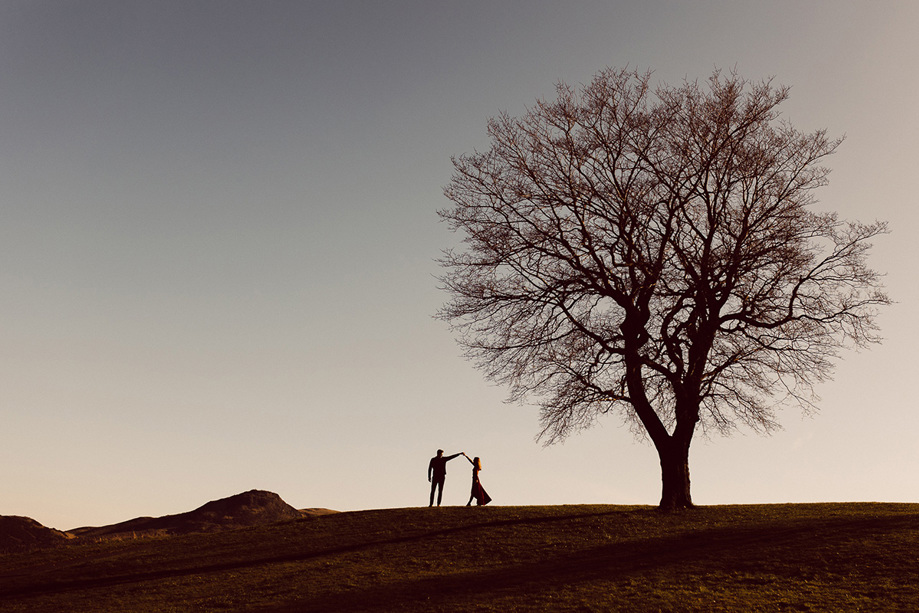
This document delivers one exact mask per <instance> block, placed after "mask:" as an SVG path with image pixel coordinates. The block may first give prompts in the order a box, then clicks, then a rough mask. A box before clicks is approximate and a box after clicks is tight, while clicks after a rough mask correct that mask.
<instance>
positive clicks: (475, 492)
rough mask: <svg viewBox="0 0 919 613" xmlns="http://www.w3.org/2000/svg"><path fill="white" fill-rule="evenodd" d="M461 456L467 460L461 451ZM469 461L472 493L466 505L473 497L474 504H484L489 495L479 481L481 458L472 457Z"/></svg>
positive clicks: (467, 504) (488, 499)
mask: <svg viewBox="0 0 919 613" xmlns="http://www.w3.org/2000/svg"><path fill="white" fill-rule="evenodd" d="M463 457H465V458H466V459H467V460H469V456H467V455H466V453H465V452H464V453H463ZM469 463H470V464H472V493H471V494H469V502H467V503H466V506H467V507H468V506H469V505H471V504H472V500H473V499H475V504H476V506H484V505H486V504H488V503H489V502H491V496H489V495H488V492H486V491H485V488H484V487H482V483H481V482H480V481H479V471H480V470H482V460H480V459H479V458H477V457H476V458H473V459H471V460H469Z"/></svg>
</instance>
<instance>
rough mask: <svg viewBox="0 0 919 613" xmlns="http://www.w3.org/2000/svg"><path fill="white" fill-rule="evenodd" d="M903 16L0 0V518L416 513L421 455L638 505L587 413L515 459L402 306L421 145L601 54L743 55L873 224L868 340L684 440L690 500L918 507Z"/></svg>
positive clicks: (462, 143)
mask: <svg viewBox="0 0 919 613" xmlns="http://www.w3.org/2000/svg"><path fill="white" fill-rule="evenodd" d="M917 24H919V3H915V2H909V1H905V0H904V1H891V2H880V3H869V2H852V1H828V0H826V1H814V2H806V3H805V2H795V1H791V0H780V1H778V2H774V3H768V4H766V3H754V2H734V1H729V0H724V1H708V2H694V3H677V2H663V1H651V2H646V1H642V2H639V1H628V2H551V1H548V0H546V1H542V0H539V1H535V2H525V1H517V2H465V3H453V4H452V5H450V6H441V5H438V4H436V3H434V4H432V3H427V2H421V1H418V2H406V1H395V2H387V3H378V2H338V3H320V2H301V3H292V2H291V3H288V2H238V1H229V2H218V1H216V0H208V1H199V2H193V3H187V2H176V1H173V0H166V1H162V2H121V1H119V2H114V1H111V2H101V1H95V0H90V1H86V2H74V3H66V2H51V1H41V0H40V1H26V0H14V1H11V2H6V3H3V4H2V5H0V29H2V30H0V79H2V85H3V87H2V90H0V130H2V138H0V155H2V165H0V169H2V170H0V172H2V173H3V176H2V186H3V195H2V200H3V202H2V206H0V314H2V316H0V412H2V416H3V423H4V427H3V429H2V431H0V459H2V463H0V464H2V465H0V483H2V485H3V496H2V498H0V515H23V516H28V517H32V518H34V519H36V520H37V521H39V522H41V523H42V524H44V525H46V526H50V527H54V528H58V529H71V528H75V527H78V526H85V525H103V524H109V523H115V522H118V521H123V520H127V519H130V518H133V517H137V516H142V515H151V516H159V515H166V514H172V513H180V512H183V511H188V510H190V509H193V508H195V507H198V506H200V505H202V504H204V503H205V502H207V501H209V500H214V499H217V498H224V497H227V496H231V495H233V494H236V493H239V492H243V491H246V490H250V489H263V490H269V491H272V492H275V493H277V494H279V495H280V496H281V497H282V498H283V499H284V500H285V501H286V502H288V503H289V504H291V505H293V506H296V507H298V508H306V507H326V508H331V509H337V510H343V511H344V510H359V509H374V508H387V507H406V506H423V505H426V504H427V496H428V483H427V481H426V469H427V464H428V460H429V458H430V457H431V456H432V455H433V454H434V452H435V451H436V450H437V449H438V448H442V449H444V450H446V452H447V453H448V454H452V453H456V452H459V451H465V452H467V453H468V454H469V455H470V456H480V457H481V458H482V461H483V470H482V473H481V478H482V482H483V484H484V485H485V487H486V488H487V490H488V492H489V494H491V496H492V497H493V498H494V503H493V504H498V505H539V504H580V503H604V504H656V503H657V501H658V499H659V496H660V474H659V466H658V460H657V455H656V453H655V451H654V450H653V448H652V447H651V445H650V444H649V443H648V442H646V441H644V442H643V441H639V440H636V439H635V438H634V436H633V435H632V434H631V433H630V432H629V429H628V427H625V426H623V425H622V423H621V420H620V419H619V418H618V417H617V416H615V415H611V416H608V417H606V418H605V419H601V420H600V421H599V422H598V423H597V424H596V426H595V427H594V428H592V429H590V430H588V431H585V432H583V433H580V434H576V435H573V436H572V437H570V438H569V439H568V440H567V441H565V443H564V444H558V445H554V446H551V447H543V446H542V445H541V444H540V443H539V442H536V441H534V436H535V435H536V434H537V432H538V430H539V422H538V410H537V409H536V408H535V407H534V406H532V405H515V404H511V405H508V404H504V402H503V400H504V398H505V396H506V390H504V389H500V388H497V387H494V386H492V385H489V384H488V383H487V382H486V381H485V380H484V379H483V377H482V375H481V374H480V373H479V372H478V371H476V370H475V369H474V368H473V365H472V364H471V363H469V362H468V361H466V360H464V359H463V358H462V356H461V349H460V348H459V347H458V345H457V344H456V343H455V341H454V339H453V336H452V334H451V332H450V331H449V330H448V328H447V326H446V324H444V323H443V322H440V321H437V320H436V319H434V318H433V315H434V313H435V312H436V311H437V309H438V308H439V307H440V306H441V305H442V304H443V302H444V301H445V300H446V299H447V296H446V295H445V294H444V293H443V292H442V291H440V290H439V289H438V287H437V286H438V282H437V280H436V279H435V276H436V275H438V274H439V272H440V271H439V270H438V266H437V263H436V259H437V258H438V257H439V255H440V251H441V250H442V249H445V248H448V247H452V246H457V245H458V244H459V241H460V238H461V237H459V236H455V235H453V234H451V233H450V232H449V230H448V228H447V227H446V225H445V224H442V223H440V221H439V219H438V216H437V214H436V211H437V210H438V209H442V208H444V207H446V206H448V204H449V203H448V202H447V201H446V199H445V198H444V196H443V194H442V188H443V186H444V185H445V184H446V183H447V182H448V181H449V179H450V175H451V173H452V166H451V163H450V158H451V156H453V155H460V154H462V153H466V152H471V151H473V150H475V149H478V150H484V149H485V148H487V146H488V139H487V136H486V133H485V126H486V122H487V120H488V118H489V117H492V116H495V115H497V114H498V113H500V112H502V111H507V112H508V113H510V114H512V115H519V114H521V113H522V112H523V111H524V110H525V108H526V107H527V106H528V105H532V104H533V103H534V102H535V101H536V100H537V99H538V98H551V97H553V96H554V87H555V84H556V83H557V82H558V81H564V82H566V83H569V84H571V85H574V86H577V85H579V84H583V83H587V82H589V81H590V79H591V78H592V76H593V75H594V74H595V73H596V72H597V71H599V70H600V69H602V68H604V67H606V66H613V67H625V66H629V67H635V68H638V69H640V70H648V69H650V70H653V71H654V79H655V80H656V81H660V82H667V83H670V84H678V83H680V82H681V81H683V80H684V79H690V80H695V79H699V80H700V81H704V80H705V79H706V78H707V77H708V76H709V75H710V74H711V72H712V70H713V69H714V68H716V67H721V68H724V69H727V70H730V69H736V70H737V72H738V73H739V74H740V75H742V76H744V77H745V78H748V79H751V80H761V79H767V78H769V77H772V76H774V77H775V81H776V82H777V83H781V84H786V85H790V86H791V88H792V89H791V98H790V100H789V101H788V102H786V103H784V104H782V105H781V106H780V110H781V111H782V113H783V117H784V118H786V119H788V120H790V121H791V122H792V123H793V124H794V125H795V126H796V127H797V128H798V129H801V130H803V131H813V130H817V129H821V128H826V129H827V130H828V133H829V135H830V136H842V135H845V136H846V140H845V142H844V143H843V144H842V145H841V147H840V148H839V151H838V153H837V154H835V155H834V156H832V157H831V158H830V159H829V160H828V164H829V166H830V167H831V168H832V169H833V172H832V174H831V175H830V184H829V185H828V186H826V187H824V188H822V189H820V190H819V191H818V192H817V194H816V195H817V197H818V199H819V200H820V203H819V204H818V206H819V207H820V208H821V209H824V210H834V211H837V212H838V213H839V215H840V217H841V218H844V219H851V220H861V221H866V222H869V221H873V220H875V219H880V220H887V221H889V223H890V228H891V233H890V234H889V235H887V236H883V237H881V238H880V239H878V240H877V241H875V246H874V249H873V251H872V254H871V256H870V257H869V262H870V264H871V266H872V267H873V268H875V269H876V270H879V271H881V272H883V273H886V277H885V286H886V290H887V292H888V293H889V295H890V296H891V298H892V299H893V300H895V301H896V304H895V305H893V306H891V307H889V308H886V309H884V310H883V311H882V312H881V315H880V317H879V318H878V323H879V324H880V326H881V333H882V335H883V336H884V338H885V341H884V343H883V344H881V345H877V346H874V347H872V348H871V349H869V350H862V351H857V352H856V351H846V352H844V353H843V354H842V358H841V360H840V361H839V362H838V366H837V369H836V373H835V378H834V380H833V381H830V382H827V383H825V384H823V385H821V386H820V387H819V388H818V390H817V391H818V393H819V394H820V396H821V401H820V403H819V406H820V409H821V410H820V412H819V413H817V414H815V415H810V416H807V415H802V413H801V411H800V410H798V409H796V408H793V407H792V408H788V409H783V410H782V411H781V412H780V413H779V418H780V421H781V423H782V425H783V427H784V429H783V430H781V431H779V432H777V433H775V434H773V435H772V436H765V437H764V436H760V435H757V434H754V433H751V432H748V431H745V430H741V431H739V432H737V433H736V434H734V435H732V436H730V437H727V438H725V437H722V436H721V435H719V434H717V433H713V434H711V436H710V437H707V436H706V434H705V433H699V434H697V435H696V440H695V441H694V444H693V447H692V451H691V458H690V468H691V471H692V483H693V492H692V493H693V499H694V501H695V502H696V503H697V504H703V505H705V504H725V503H759V502H810V501H869V500H870V501H891V502H897V501H903V502H919V483H917V479H916V475H917V474H919V454H917V452H916V443H915V440H914V439H915V436H914V433H915V432H916V430H917V429H919V415H917V412H916V411H915V403H916V393H915V391H914V388H913V386H912V383H913V382H912V376H913V373H914V371H915V367H914V363H915V358H914V353H915V349H916V347H917V346H919V324H917V321H916V316H915V315H914V311H915V305H916V304H919V284H917V282H916V272H915V266H916V264H917V262H919V258H917V244H919V240H917V237H919V212H917V207H916V206H915V199H916V196H915V190H914V189H913V177H914V175H915V172H916V170H915V169H916V167H917V166H919V153H917V150H916V147H917V145H916V143H917V137H919V113H917V112H916V100H917V99H919V85H917V83H916V79H915V77H916V75H917V74H919V42H917V40H916V37H915V28H916V25H917ZM447 472H448V475H447V481H446V488H445V494H444V503H445V504H464V503H465V501H466V500H467V498H468V486H469V466H468V463H466V462H465V461H464V460H461V459H460V460H457V461H454V462H451V463H450V464H448V470H447Z"/></svg>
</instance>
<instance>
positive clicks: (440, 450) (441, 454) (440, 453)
mask: <svg viewBox="0 0 919 613" xmlns="http://www.w3.org/2000/svg"><path fill="white" fill-rule="evenodd" d="M443 456H444V450H443V449H438V450H437V457H438V458H442V457H443Z"/></svg>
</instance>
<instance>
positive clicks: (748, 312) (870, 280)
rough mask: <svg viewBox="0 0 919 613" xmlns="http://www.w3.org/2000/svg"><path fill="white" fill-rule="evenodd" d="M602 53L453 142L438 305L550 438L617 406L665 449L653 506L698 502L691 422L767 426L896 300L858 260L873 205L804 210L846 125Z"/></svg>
mask: <svg viewBox="0 0 919 613" xmlns="http://www.w3.org/2000/svg"><path fill="white" fill-rule="evenodd" d="M650 78H651V75H650V73H645V74H642V73H638V72H637V71H629V70H613V69H607V70H605V71H602V72H600V73H599V74H598V75H597V76H596V77H595V78H594V80H593V81H592V82H591V83H590V84H589V85H587V86H584V87H582V88H580V89H579V90H575V89H574V88H571V87H569V86H567V85H565V84H560V85H559V86H558V88H557V98H556V99H555V100H549V101H539V102H537V103H536V105H535V106H534V107H532V108H530V109H529V110H528V111H527V112H526V113H525V114H524V115H523V116H522V117H519V118H514V117H510V116H508V115H507V114H502V115H499V116H498V117H496V118H493V119H492V120H490V121H489V123H488V134H489V136H490V140H491V146H490V148H489V149H488V150H487V151H485V152H475V153H473V154H469V155H463V156H460V157H458V158H454V160H453V164H454V168H455V172H454V175H453V177H452V179H451V181H450V183H449V185H448V186H447V187H446V188H445V190H444V191H445V194H446V196H447V198H449V199H450V200H451V201H452V202H453V205H454V206H453V207H452V208H450V209H447V210H443V211H441V212H440V215H441V217H442V218H443V219H445V220H447V221H448V222H449V224H450V226H451V228H452V229H453V230H454V231H458V232H460V233H461V234H462V236H463V239H464V247H463V248H462V249H457V250H448V251H446V252H445V253H444V257H443V258H442V260H441V264H442V265H443V266H444V267H445V269H446V272H445V273H444V274H443V276H442V277H441V282H442V283H443V285H444V288H445V289H446V290H447V291H448V292H449V293H450V295H451V299H450V301H449V302H448V303H447V304H446V305H445V306H444V307H443V309H442V310H441V311H440V313H439V316H440V317H441V318H442V319H445V320H447V321H450V322H451V324H452V326H453V328H454V330H455V331H456V332H457V333H458V337H459V341H460V343H461V344H462V345H463V346H464V347H465V348H466V350H467V353H468V356H469V357H471V358H472V359H474V360H475V361H476V363H477V366H478V367H479V368H480V369H482V370H483V371H484V373H485V374H486V376H487V377H488V378H489V379H491V380H494V381H496V382H498V383H501V384H506V385H508V386H509V388H510V390H511V395H510V397H511V399H512V400H523V399H524V398H529V399H532V400H535V401H536V402H538V403H539V405H540V407H541V418H542V425H543V430H542V433H541V434H540V438H542V439H543V440H544V441H545V442H546V444H549V443H553V442H555V441H558V440H560V439H562V438H564V437H565V436H567V435H568V434H570V433H571V432H573V431H576V430H578V429H581V428H586V427H589V426H591V425H592V424H593V423H594V421H595V420H596V419H597V418H598V416H600V415H604V414H607V413H611V412H614V411H619V412H621V413H622V414H623V415H624V417H625V419H626V421H627V422H628V423H630V424H631V425H632V426H633V427H634V430H635V432H636V433H638V434H639V435H640V436H645V435H646V436H647V437H649V438H650V439H651V441H652V442H653V444H654V446H655V448H656V449H657V452H658V454H659V457H660V464H661V475H662V485H663V488H662V489H663V492H662V496H661V501H660V506H661V508H663V509H678V508H684V507H690V506H692V498H691V496H690V480H689V447H690V442H691V441H692V438H693V434H694V433H695V431H696V429H697V428H702V429H714V430H717V431H722V432H729V431H731V430H732V429H734V428H736V427H737V426H739V425H746V426H751V427H753V428H754V429H756V430H759V431H764V432H768V431H770V430H771V429H773V428H774V427H776V426H777V424H776V421H775V410H774V409H775V407H776V406H777V405H778V404H781V403H782V402H784V401H792V402H793V403H794V404H797V405H800V406H801V407H802V408H803V409H804V410H811V409H813V408H814V407H815V405H814V402H815V401H816V396H815V395H814V389H813V388H814V384H816V383H818V382H821V381H823V380H825V379H826V378H827V377H828V376H829V375H830V373H831V369H832V366H833V362H834V360H835V359H836V358H837V357H838V352H839V350H840V349H842V348H844V347H847V346H851V345H858V346H861V345H866V344H869V343H872V342H877V341H878V340H879V339H878V337H877V334H876V333H877V328H876V325H875V321H874V320H875V315H876V309H877V308H878V307H879V306H880V305H885V304H888V303H889V302H890V301H889V299H888V297H887V296H886V295H885V293H884V292H883V291H882V288H881V285H880V282H879V275H878V274H877V273H876V272H874V271H873V270H871V269H869V268H868V267H867V266H866V257H867V253H868V249H869V248H870V244H869V241H870V240H871V239H872V238H873V237H875V236H877V235H879V234H882V233H885V232H886V231H887V229H886V224H885V223H881V222H875V223H871V224H861V223H849V222H844V221H840V220H839V219H838V218H837V216H836V215H835V214H832V213H821V212H818V211H816V210H815V208H814V207H813V204H814V202H815V200H814V196H813V191H814V189H815V188H817V187H820V186H822V185H824V184H825V183H826V182H827V174H828V172H829V171H828V169H827V168H825V167H823V166H821V165H820V163H821V161H822V160H823V158H825V157H826V156H828V155H830V154H832V153H833V152H834V151H835V149H836V148H837V147H838V145H839V144H840V143H841V139H838V140H832V139H829V138H827V136H826V132H825V131H824V130H820V131H817V132H813V133H810V134H805V133H802V132H800V131H798V130H796V129H795V128H794V127H793V126H791V125H790V124H789V123H787V122H785V121H782V120H780V118H779V112H778V111H777V107H778V106H779V104H780V103H782V102H783V101H784V100H786V99H787V97H788V88H786V87H777V86H774V85H773V84H772V82H771V81H765V82H761V83H755V82H750V81H748V80H745V79H743V78H741V77H739V76H738V75H737V74H734V73H731V74H723V73H721V72H719V71H716V72H715V73H714V74H713V75H712V76H711V77H710V78H709V80H708V82H707V84H703V85H699V84H698V83H693V82H688V83H684V84H682V85H681V86H679V87H672V86H667V85H661V86H659V87H657V88H652V86H651V84H650Z"/></svg>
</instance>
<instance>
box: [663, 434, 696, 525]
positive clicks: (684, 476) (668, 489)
mask: <svg viewBox="0 0 919 613" xmlns="http://www.w3.org/2000/svg"><path fill="white" fill-rule="evenodd" d="M657 452H658V455H659V456H660V460H661V482H662V486H663V487H662V493H661V503H660V509H661V510H662V511H676V510H679V509H688V508H691V507H692V506H693V504H692V496H690V493H689V441H686V442H685V443H683V442H682V441H679V440H676V439H673V438H671V439H670V440H668V441H667V444H665V445H662V446H661V447H659V448H658V450H657Z"/></svg>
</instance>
